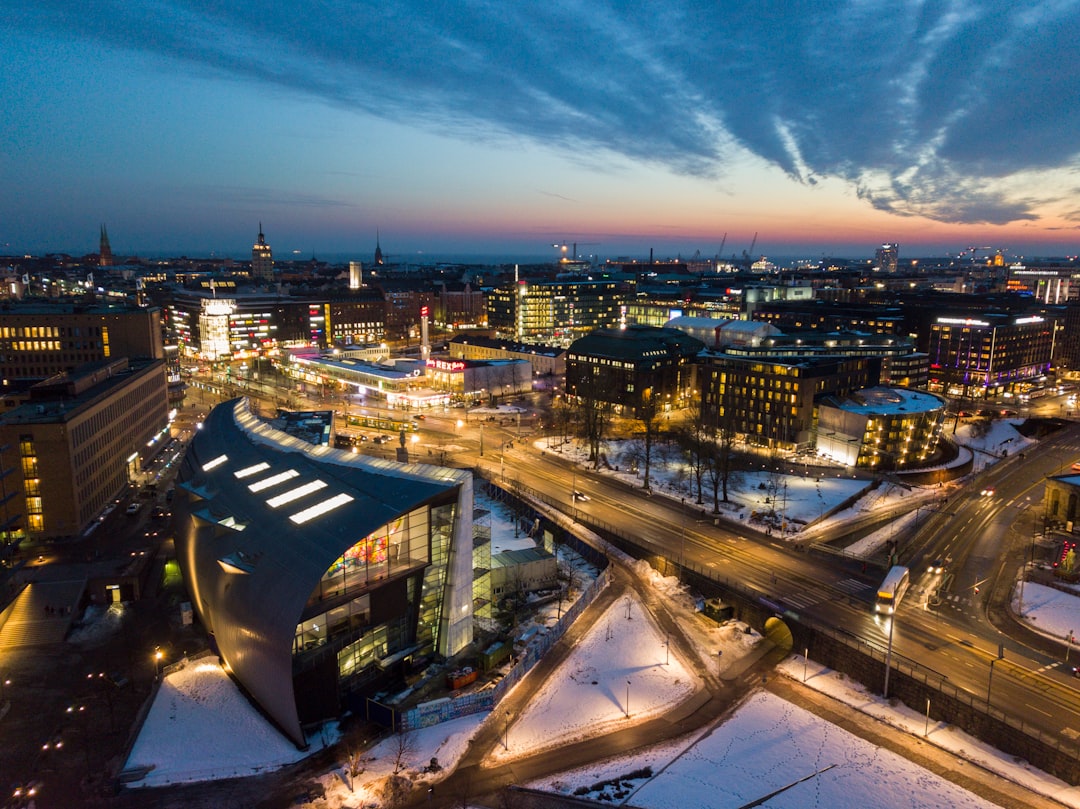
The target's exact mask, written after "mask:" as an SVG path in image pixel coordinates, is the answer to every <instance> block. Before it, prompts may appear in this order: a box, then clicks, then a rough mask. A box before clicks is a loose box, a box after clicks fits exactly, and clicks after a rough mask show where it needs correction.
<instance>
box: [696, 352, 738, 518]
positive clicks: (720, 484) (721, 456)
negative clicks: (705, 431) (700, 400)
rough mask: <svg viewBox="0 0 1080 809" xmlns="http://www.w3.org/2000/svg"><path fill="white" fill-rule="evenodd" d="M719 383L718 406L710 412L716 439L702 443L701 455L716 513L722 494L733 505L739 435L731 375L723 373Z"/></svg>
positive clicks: (736, 479) (724, 499)
mask: <svg viewBox="0 0 1080 809" xmlns="http://www.w3.org/2000/svg"><path fill="white" fill-rule="evenodd" d="M718 382H719V389H718V391H717V395H716V402H715V406H714V407H713V408H712V410H711V411H710V413H709V419H710V420H711V422H712V424H711V427H712V430H711V432H712V434H713V439H712V440H709V441H707V442H706V443H704V444H703V452H702V460H703V464H704V466H705V469H706V472H707V473H708V478H709V482H710V483H711V484H712V493H713V513H714V514H716V513H717V512H719V511H720V502H721V498H720V492H721V491H722V492H723V502H725V503H727V502H730V500H729V497H728V494H729V491H730V489H731V488H732V487H733V486H734V484H735V483H737V481H738V474H737V473H736V472H735V462H736V460H737V456H736V449H735V441H736V437H737V435H738V434H737V432H736V430H735V427H736V423H735V409H734V407H733V406H732V404H733V402H734V398H735V397H734V395H733V390H732V379H731V375H730V373H727V372H721V373H720V374H719V375H718Z"/></svg>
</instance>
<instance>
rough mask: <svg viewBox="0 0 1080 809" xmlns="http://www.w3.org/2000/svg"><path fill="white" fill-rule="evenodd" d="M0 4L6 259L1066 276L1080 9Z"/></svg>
mask: <svg viewBox="0 0 1080 809" xmlns="http://www.w3.org/2000/svg"><path fill="white" fill-rule="evenodd" d="M0 2H3V6H4V7H5V9H6V11H7V12H8V13H7V14H6V16H7V18H8V19H9V25H8V26H6V27H5V30H4V31H2V32H0V48H2V49H3V51H4V52H5V54H6V61H7V63H8V65H9V69H8V70H7V71H5V72H4V75H3V77H2V78H0V88H2V89H3V91H4V92H5V95H6V97H7V98H8V99H9V105H8V106H9V120H8V127H9V128H8V137H7V140H8V143H9V148H8V149H6V150H5V155H4V157H2V158H0V167H2V172H0V174H2V177H3V180H4V184H5V186H6V187H7V188H9V189H17V192H16V193H9V194H8V195H5V196H4V197H3V200H4V201H3V203H0V222H3V223H4V227H3V229H2V230H0V253H3V252H7V253H12V252H38V253H40V252H47V251H48V252H70V253H73V254H76V255H79V254H83V253H90V252H94V251H96V249H97V238H96V235H97V233H98V232H99V228H100V226H101V224H102V223H104V224H106V225H107V226H108V229H109V233H110V237H111V239H112V249H113V252H114V253H115V254H116V255H118V256H125V255H148V254H174V255H179V254H185V253H186V254H189V255H207V254H220V255H238V256H242V255H243V254H244V252H245V251H248V252H250V246H251V244H252V243H253V241H254V239H255V235H256V233H257V229H258V223H259V222H262V223H263V227H264V229H265V231H266V235H267V241H268V242H269V243H270V244H271V245H272V247H273V249H274V253H275V257H278V258H290V257H310V256H311V255H317V256H319V255H326V254H337V255H346V254H354V255H355V257H357V258H360V259H361V260H363V259H365V258H367V257H368V256H370V254H371V252H372V251H373V249H374V244H375V234H376V232H377V231H378V233H379V234H380V238H381V243H382V247H383V250H384V251H386V253H387V254H388V256H389V257H390V259H391V260H400V261H422V260H423V258H424V257H425V256H427V255H431V254H442V255H447V254H473V255H485V254H486V255H491V254H502V255H523V256H537V257H540V256H544V255H549V256H553V255H555V254H556V251H555V250H554V249H553V247H552V245H554V244H558V243H567V244H573V243H577V244H578V246H579V252H580V253H592V254H597V255H600V256H601V257H615V256H621V255H632V256H640V255H647V254H648V253H649V251H650V249H654V250H655V251H656V255H657V256H658V257H661V256H664V257H667V256H674V255H677V254H679V255H682V256H683V257H684V258H685V257H689V256H690V255H692V254H693V253H694V252H695V251H698V250H699V251H700V252H701V255H702V256H705V257H711V256H713V255H717V254H720V255H722V257H730V256H731V255H741V253H742V252H743V251H744V250H748V249H749V248H750V246H751V245H752V244H754V245H755V249H754V250H753V252H754V254H755V255H756V254H758V253H763V254H766V255H775V256H793V255H799V254H802V255H806V256H807V257H814V256H820V255H829V256H848V257H869V256H872V255H873V252H874V249H875V247H877V246H879V245H880V244H881V243H882V242H897V243H899V244H900V255H901V257H902V258H903V257H915V256H921V255H931V254H936V255H943V254H946V253H949V254H956V253H957V252H959V251H961V250H963V249H965V248H966V247H969V246H980V247H982V246H985V247H990V248H993V249H1001V250H1004V251H1005V252H1006V253H1007V255H1009V256H1025V255H1027V256H1035V255H1057V256H1061V255H1070V254H1074V253H1076V252H1080V251H1078V249H1077V245H1078V244H1080V238H1078V233H1080V232H1078V227H1080V225H1078V222H1080V206H1078V205H1077V203H1076V188H1075V175H1076V170H1077V169H1078V168H1080V159H1078V156H1080V135H1078V134H1077V132H1080V128H1078V127H1077V126H1076V124H1077V123H1078V122H1080V105H1078V104H1077V102H1076V99H1077V98H1080V63H1078V62H1077V60H1075V59H1071V58H1069V56H1068V54H1069V53H1070V50H1069V47H1070V43H1069V36H1070V32H1071V30H1075V27H1076V24H1077V23H1078V22H1080V4H1078V3H1076V2H1059V3H1054V4H1051V3H1044V4H1040V5H1038V6H1036V7H1025V8H1014V7H1013V6H1012V4H1009V3H1004V2H1001V3H994V2H990V3H952V4H944V5H941V6H938V5H928V4H919V3H909V4H886V3H863V4H859V5H858V7H857V8H855V7H851V6H848V5H845V4H841V3H832V4H825V5H821V4H817V5H815V6H814V8H813V10H812V12H811V11H809V10H800V9H798V8H789V7H788V6H786V5H785V6H779V5H778V6H776V7H775V8H772V7H768V6H766V7H761V6H760V5H759V4H754V5H751V4H739V5H736V6H729V7H725V8H724V10H723V12H722V13H721V12H720V11H719V10H716V9H713V8H712V7H711V5H709V4H701V3H694V2H688V1H687V0H679V1H678V2H673V3H668V4H665V5H664V7H663V8H651V7H650V8H644V7H643V8H639V9H631V10H627V9H626V7H625V5H624V4H619V3H610V2H593V3H588V4H584V3H575V2H564V3H558V4H555V5H550V4H546V5H540V4H526V5H521V6H517V7H515V8H514V9H501V10H499V13H498V14H496V13H495V10H494V9H489V8H486V7H481V6H476V5H468V4H461V5H456V6H452V7H440V8H434V7H428V6H427V5H426V4H419V3H411V2H396V3H382V4H378V5H371V6H359V7H356V8H355V9H353V8H350V9H342V10H334V9H328V8H326V7H321V6H320V7H317V6H314V5H311V6H304V5H300V6H295V5H294V6H292V7H290V8H289V9H288V10H282V9H280V8H278V7H277V6H275V5H273V4H264V5H255V6H249V7H247V8H246V9H244V11H242V12H241V11H238V10H237V11H234V10H231V9H217V10H214V11H208V10H206V9H204V8H202V7H200V6H197V5H193V4H188V3H185V2H177V1H175V0H174V1H173V2H166V3H159V4H156V5H155V6H153V7H152V8H151V7H150V6H148V5H146V4H140V3H136V4H123V3H117V2H104V3H101V4H97V5H96V6H94V7H93V9H92V10H90V11H87V10H85V9H79V10H76V9H74V8H71V7H69V6H67V5H66V4H64V3H59V2H54V3H48V2H46V3H36V4H33V5H31V4H26V3H21V2H11V1H9V0H0ZM725 237H726V240H725ZM755 239H756V241H755ZM722 245H723V249H721V246H722Z"/></svg>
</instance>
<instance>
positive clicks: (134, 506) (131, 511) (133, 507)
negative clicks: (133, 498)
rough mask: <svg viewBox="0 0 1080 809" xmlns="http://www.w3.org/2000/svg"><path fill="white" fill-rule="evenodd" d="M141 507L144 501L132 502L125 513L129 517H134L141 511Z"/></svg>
mask: <svg viewBox="0 0 1080 809" xmlns="http://www.w3.org/2000/svg"><path fill="white" fill-rule="evenodd" d="M141 508H142V503H131V504H130V505H129V506H128V507H127V508H125V509H124V513H125V514H127V515H128V516H129V517H134V516H135V515H136V514H138V513H139V509H141Z"/></svg>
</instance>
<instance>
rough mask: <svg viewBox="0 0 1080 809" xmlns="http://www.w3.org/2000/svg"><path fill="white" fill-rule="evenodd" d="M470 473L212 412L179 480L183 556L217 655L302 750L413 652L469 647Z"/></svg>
mask: <svg viewBox="0 0 1080 809" xmlns="http://www.w3.org/2000/svg"><path fill="white" fill-rule="evenodd" d="M472 507H473V503H472V476H471V474H470V473H468V472H463V471H461V470H456V469H445V468H441V467H433V466H426V465H420V464H402V463H396V462H393V461H387V460H382V459H373V458H366V457H364V456H360V455H354V454H352V453H350V452H345V451H342V450H337V449H331V448H330V447H326V446H315V445H312V444H308V443H306V442H304V441H302V440H300V439H298V438H294V437H292V436H290V435H287V434H286V433H283V432H280V431H278V430H275V429H273V428H272V427H270V426H269V425H268V424H266V423H265V422H263V421H262V420H260V419H259V418H258V417H257V416H255V415H254V414H252V413H251V412H250V410H249V408H248V404H247V401H246V400H244V399H236V400H233V401H231V402H227V403H224V404H221V405H219V406H218V407H216V408H214V410H212V411H211V413H210V415H209V416H208V417H207V419H206V421H205V422H204V423H203V425H202V429H201V430H199V431H198V432H197V434H196V436H195V438H194V439H193V441H192V443H191V445H190V447H189V449H188V452H187V454H186V455H185V457H184V461H183V465H182V467H181V470H180V473H179V475H178V482H177V497H176V499H175V502H174V512H175V513H176V525H177V526H178V528H177V536H176V549H177V557H178V560H179V563H180V567H181V570H182V572H183V575H184V579H185V583H186V586H187V588H188V591H189V593H190V595H191V598H192V602H193V605H194V609H195V611H196V612H197V614H198V615H199V617H200V619H201V620H202V622H203V625H204V626H205V628H206V631H207V632H208V633H209V635H210V638H211V642H212V645H213V648H214V650H215V651H216V652H217V653H218V655H219V656H220V657H221V659H222V661H223V662H224V663H225V665H226V666H227V667H228V669H229V670H230V671H231V673H232V675H233V676H234V677H235V678H236V679H237V680H238V681H239V683H240V684H241V685H242V686H243V688H244V689H245V690H246V691H247V693H248V694H249V696H250V697H251V698H252V699H253V700H254V701H255V702H256V703H257V704H258V706H259V708H261V709H262V711H263V712H264V713H265V714H266V715H267V716H269V717H270V718H271V719H272V720H273V721H274V722H275V723H276V724H277V726H278V727H279V728H280V729H281V730H282V732H284V733H285V735H287V736H288V737H289V738H290V739H291V740H293V741H294V742H295V743H296V744H297V745H299V746H301V747H303V746H305V745H306V740H305V737H304V731H303V726H304V725H305V724H306V723H308V722H314V721H317V720H320V719H324V718H327V717H330V716H335V715H337V714H338V713H340V711H341V708H342V706H343V705H345V704H349V702H350V698H351V697H362V696H363V695H364V694H366V693H369V692H370V691H372V690H374V689H376V688H378V687H379V686H380V684H385V683H386V682H387V681H388V680H389V678H391V677H392V676H394V672H395V671H396V670H397V669H399V668H400V667H401V666H402V665H404V664H405V663H406V662H407V661H408V660H409V658H412V657H421V656H424V655H429V654H437V655H442V656H446V657H450V656H452V655H454V654H456V653H457V652H459V651H461V650H462V649H463V648H464V647H465V646H467V645H468V644H469V643H470V642H471V640H472Z"/></svg>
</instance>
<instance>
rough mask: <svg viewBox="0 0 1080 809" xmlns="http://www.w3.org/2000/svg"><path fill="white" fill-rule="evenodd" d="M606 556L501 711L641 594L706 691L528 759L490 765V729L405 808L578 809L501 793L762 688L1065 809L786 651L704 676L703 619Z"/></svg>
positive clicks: (984, 792) (703, 716)
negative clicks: (587, 593)
mask: <svg viewBox="0 0 1080 809" xmlns="http://www.w3.org/2000/svg"><path fill="white" fill-rule="evenodd" d="M619 556H621V555H619V554H617V553H616V554H612V570H611V583H610V585H609V586H608V587H607V588H606V589H605V591H604V592H603V593H601V594H600V595H599V596H598V597H597V598H596V600H595V601H594V602H593V603H592V604H591V605H590V606H589V608H588V609H586V610H585V612H584V613H583V614H582V615H581V617H580V618H579V619H578V620H577V621H576V622H575V624H574V626H573V627H571V629H570V630H569V631H568V632H567V633H566V635H565V636H564V637H563V638H562V639H561V640H560V642H559V643H558V644H557V645H556V646H555V648H553V649H552V651H551V652H550V653H549V654H548V655H547V656H546V657H545V658H544V659H543V660H542V661H541V662H540V663H538V664H537V665H536V667H535V668H534V669H533V670H532V671H531V672H530V673H529V674H528V675H527V676H526V677H525V679H524V680H522V682H521V683H520V684H519V685H518V686H517V687H516V688H515V689H514V690H513V691H512V692H511V693H510V694H509V695H508V696H507V698H506V699H505V700H504V701H503V703H502V704H500V706H499V711H500V712H502V711H509V712H510V713H511V714H512V715H520V714H521V713H522V712H523V710H524V708H525V706H526V704H527V703H528V702H529V701H530V699H531V698H532V697H533V695H534V694H536V693H538V692H539V691H540V689H541V688H542V687H543V685H544V683H545V682H546V681H547V680H548V679H549V678H551V677H552V676H554V675H555V674H556V673H557V672H558V670H559V668H560V666H561V665H562V663H563V662H565V661H566V659H567V658H568V657H569V656H570V654H571V653H572V651H573V649H574V646H575V645H576V643H577V642H578V641H579V640H580V639H581V638H582V637H583V636H584V635H585V634H586V633H587V632H588V631H589V629H590V628H591V627H592V625H593V624H594V623H595V622H596V621H597V620H599V619H600V617H601V616H603V615H604V613H605V611H606V610H607V609H608V608H609V607H610V606H611V605H612V604H613V603H615V602H616V601H618V600H619V599H620V598H624V597H625V596H626V595H627V594H628V593H629V592H631V591H633V592H635V593H636V594H637V596H638V598H639V599H640V600H641V602H642V603H643V604H644V605H646V607H647V608H648V609H649V610H650V612H651V613H652V616H653V618H654V619H655V620H656V622H657V623H658V624H659V625H660V627H661V628H662V629H663V630H664V631H665V632H668V633H669V636H670V639H671V642H672V643H673V644H674V645H675V646H676V648H677V649H678V651H679V653H680V654H681V655H682V657H683V659H684V660H685V661H688V663H689V664H690V665H692V667H693V668H694V670H695V673H696V674H697V676H698V677H699V678H700V681H701V682H702V684H703V685H702V687H701V688H700V689H699V690H698V691H697V692H696V693H695V694H693V695H692V696H691V697H690V698H689V699H687V700H686V701H685V702H683V703H682V704H681V705H679V706H678V707H677V708H676V709H674V710H673V711H671V712H669V713H668V714H667V715H665V716H663V717H659V718H655V719H652V720H649V721H646V722H643V723H641V724H639V725H636V726H633V727H629V728H626V729H624V730H619V731H616V732H612V733H608V734H605V735H603V736H598V737H593V738H588V739H583V740H581V741H579V742H575V743H570V744H567V745H564V746H562V747H560V748H557V749H555V750H549V751H545V752H542V753H539V754H537V755H534V756H527V757H522V758H518V759H515V760H513V761H509V762H506V763H503V764H498V765H494V766H492V765H491V764H490V763H489V762H491V761H493V760H494V757H493V756H492V755H491V753H492V751H494V749H495V748H496V747H497V746H500V745H501V744H502V741H501V736H500V727H501V726H500V725H499V723H498V722H494V721H489V722H486V723H485V724H484V726H482V727H481V729H480V730H479V731H478V732H477V734H476V735H475V736H474V737H473V739H472V741H471V743H470V747H469V751H468V752H467V754H466V755H465V757H464V758H463V759H462V761H461V762H460V764H459V765H458V767H457V769H456V770H455V771H454V773H453V774H452V775H451V776H449V777H448V778H447V779H446V780H444V781H443V782H442V783H441V784H439V787H438V790H437V794H434V795H428V794H427V793H423V794H417V795H415V796H413V799H412V800H411V801H410V802H409V804H408V805H410V806H431V807H451V806H465V805H469V806H478V807H479V806H485V807H492V808H493V809H498V808H499V807H504V806H507V805H510V804H511V803H512V804H513V805H514V806H522V807H531V806H538V807H539V806H543V807H579V806H582V805H585V804H583V803H582V801H580V800H579V799H576V798H572V797H564V796H558V795H551V794H547V795H543V796H542V797H540V796H536V795H530V794H527V793H520V792H515V793H514V794H512V795H510V794H508V793H507V791H506V790H507V788H508V787H510V786H512V785H521V784H526V783H529V782H532V781H535V780H539V779H541V778H543V777H547V776H551V775H554V774H557V773H559V772H564V771H566V770H570V769H574V768H577V767H580V766H582V765H583V764H587V763H590V762H598V761H602V760H604V759H608V758H612V757H615V756H619V755H625V754H627V753H628V752H630V751H633V750H635V749H638V748H641V747H646V746H650V745H654V744H657V743H659V742H663V741H666V740H670V739H676V738H679V737H682V736H685V735H687V734H689V733H691V732H694V731H700V730H703V729H705V728H706V727H708V726H710V725H712V724H714V723H716V722H717V721H719V720H720V719H721V718H722V717H723V716H724V715H725V714H726V713H727V712H728V711H729V710H730V709H731V708H732V707H733V706H735V705H737V704H738V703H739V702H741V701H742V699H743V698H744V697H745V696H746V695H747V694H749V693H750V692H751V691H753V690H754V689H756V688H766V689H768V690H769V691H771V692H772V693H774V694H776V695H777V696H780V697H782V698H783V699H786V700H788V701H790V702H792V703H793V704H796V705H798V706H799V707H801V708H803V709H805V710H808V711H810V712H812V713H815V714H817V715H818V716H820V717H822V718H823V719H826V720H827V721H829V722H831V723H833V724H835V725H837V726H838V727H841V728H843V729H844V730H846V731H848V732H849V733H852V734H854V735H856V736H859V737H861V738H863V739H865V740H867V741H869V742H870V743H872V744H874V745H877V746H879V747H882V748H884V749H888V750H891V751H892V752H894V753H896V754H897V755H900V756H903V757H904V758H907V759H909V760H911V761H913V762H915V763H917V764H919V765H920V766H922V767H925V768H926V769H928V770H930V771H931V772H934V773H935V774H937V775H939V776H941V777H942V778H946V779H948V780H950V781H952V782H954V783H956V784H957V785H959V786H961V787H963V788H964V789H967V790H969V791H971V792H973V793H975V794H977V795H979V796H980V797H983V798H985V799H986V800H989V801H991V802H993V803H995V804H997V805H999V806H1002V807H1006V809H1012V808H1013V807H1016V809H1022V808H1023V807H1032V808H1033V809H1055V808H1056V809H1060V806H1061V804H1059V803H1057V802H1055V801H1052V800H1050V799H1048V798H1045V797H1043V796H1040V795H1037V794H1034V793H1032V792H1030V791H1029V790H1027V789H1025V788H1024V787H1022V786H1020V785H1018V784H1015V783H1013V782H1010V781H1008V780H1006V779H1004V778H1001V777H1000V776H997V775H995V774H994V773H991V772H989V771H987V770H984V769H983V768H981V767H979V766H978V765H976V764H972V763H971V762H969V761H966V760H965V759H962V758H960V757H958V756H956V755H954V754H952V753H950V752H948V751H946V750H942V749H940V748H937V747H935V746H934V745H933V744H930V743H928V742H926V741H925V740H923V739H920V738H918V737H916V736H911V735H909V734H906V733H903V732H901V731H899V730H897V729H895V728H892V727H890V726H888V725H886V724H884V723H882V722H880V721H878V720H877V719H874V718H873V717H870V716H867V715H865V714H861V713H859V712H857V711H855V710H853V709H851V708H850V707H848V706H847V705H844V704H842V703H840V702H837V701H835V700H833V699H832V698H831V697H829V696H827V695H825V694H821V693H819V692H816V691H814V690H813V689H811V688H808V687H806V686H804V685H803V684H802V683H798V682H795V681H793V680H790V679H788V678H786V677H784V676H782V675H780V674H779V673H777V672H775V671H774V666H775V664H776V663H777V662H778V661H779V660H780V659H783V657H785V656H786V652H785V651H784V650H780V649H776V648H774V647H772V646H771V645H770V644H769V643H768V642H764V643H763V644H762V646H761V648H760V649H759V650H758V651H756V652H754V653H752V654H751V655H749V656H748V657H747V658H745V659H744V660H743V661H741V663H740V664H739V666H738V667H737V668H736V669H734V670H729V671H728V672H726V673H725V676H723V677H720V676H718V674H717V670H716V668H715V667H709V666H708V665H707V664H706V661H705V660H704V659H703V658H702V655H701V654H700V653H699V650H698V649H697V648H696V645H695V639H694V638H693V636H692V634H691V633H689V632H687V631H686V629H685V628H686V627H688V626H692V625H693V622H696V621H700V620H701V618H700V615H698V614H696V613H692V612H690V611H689V610H687V609H686V608H683V607H681V606H680V604H679V603H678V602H677V600H676V599H668V598H665V597H664V596H663V594H662V593H660V592H659V591H658V590H657V589H656V588H655V587H654V586H653V585H652V583H651V582H650V581H648V580H647V579H646V578H645V577H644V576H643V575H640V574H639V573H638V571H637V569H635V567H634V566H633V565H632V564H628V562H629V560H627V559H622V558H618V557H619Z"/></svg>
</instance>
